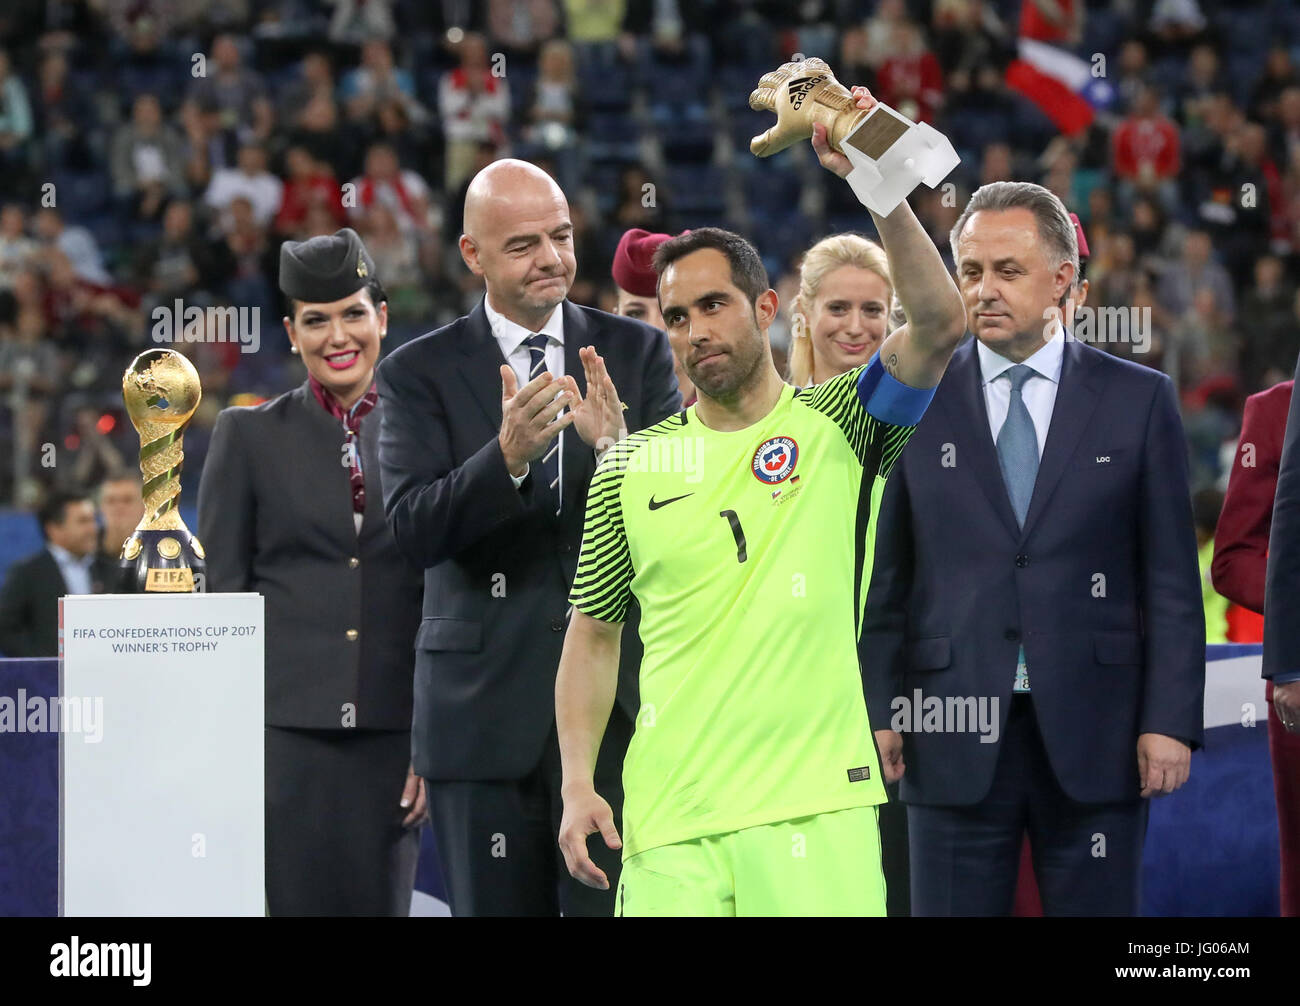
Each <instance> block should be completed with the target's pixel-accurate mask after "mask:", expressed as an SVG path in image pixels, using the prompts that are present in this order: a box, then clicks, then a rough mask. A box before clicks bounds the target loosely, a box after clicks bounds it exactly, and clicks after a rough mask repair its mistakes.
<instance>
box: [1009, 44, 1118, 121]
mask: <svg viewBox="0 0 1300 1006" xmlns="http://www.w3.org/2000/svg"><path fill="white" fill-rule="evenodd" d="M1019 53H1020V55H1019V58H1018V59H1014V60H1012V61H1011V63H1010V64H1009V65H1008V66H1007V86H1008V87H1010V88H1011V89H1012V90H1013V91H1018V92H1019V93H1020V94H1023V95H1024V96H1025V97H1026V98H1028V99H1029V100H1030V101H1032V102H1033V103H1034V104H1035V105H1037V106H1038V107H1039V108H1041V109H1042V110H1043V112H1044V113H1045V114H1046V115H1047V117H1048V118H1049V119H1051V120H1052V122H1053V123H1055V124H1056V128H1057V129H1059V130H1060V131H1061V132H1062V133H1064V134H1065V135H1066V136H1074V135H1075V134H1076V133H1081V132H1083V130H1085V129H1087V128H1088V126H1090V125H1091V124H1092V120H1093V116H1094V114H1095V112H1096V110H1097V109H1099V108H1106V107H1107V106H1109V105H1110V104H1111V103H1112V102H1113V101H1114V100H1115V91H1114V88H1112V87H1111V86H1110V84H1109V83H1108V82H1107V81H1106V80H1105V78H1102V77H1094V76H1093V75H1092V67H1091V66H1090V65H1089V64H1088V63H1085V62H1084V61H1083V60H1081V59H1080V58H1079V57H1078V56H1075V55H1073V54H1072V53H1070V52H1068V51H1066V50H1065V49H1061V48H1059V47H1057V46H1054V45H1049V44H1048V43H1046V42H1038V41H1036V40H1034V39H1032V38H1021V39H1020V40H1019Z"/></svg>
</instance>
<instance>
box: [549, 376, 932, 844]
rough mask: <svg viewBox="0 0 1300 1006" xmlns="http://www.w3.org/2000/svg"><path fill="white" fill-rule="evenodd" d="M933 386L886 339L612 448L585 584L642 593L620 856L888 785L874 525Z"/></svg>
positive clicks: (607, 596) (589, 514) (578, 598)
mask: <svg viewBox="0 0 1300 1006" xmlns="http://www.w3.org/2000/svg"><path fill="white" fill-rule="evenodd" d="M932 395H933V389H925V390H918V389H915V388H909V387H907V386H905V385H903V384H901V383H899V382H898V381H896V380H894V378H892V377H890V376H889V375H888V374H886V373H885V371H884V369H883V367H881V365H880V363H879V360H878V358H876V357H873V358H872V360H871V362H870V363H868V364H866V365H865V366H863V367H859V368H857V369H856V370H852V371H849V372H848V373H845V374H841V375H840V376H838V377H835V378H833V379H832V380H830V381H827V382H826V383H825V384H822V385H819V386H817V387H815V388H810V389H802V390H800V389H795V388H786V389H784V390H783V391H782V393H781V397H780V400H779V401H778V402H777V404H776V407H775V408H773V409H772V411H771V412H770V413H768V415H767V416H765V417H764V418H763V419H762V420H760V421H759V422H757V423H755V424H754V425H752V426H749V427H747V428H745V429H743V430H736V431H731V432H720V431H717V430H711V429H709V428H708V427H706V426H705V425H704V424H703V423H701V422H700V421H699V419H698V418H697V416H696V411H695V408H694V407H692V408H689V409H686V410H684V411H683V412H681V413H679V414H678V415H675V416H671V417H669V418H668V419H666V420H664V421H663V422H661V423H659V424H658V425H656V426H652V427H650V428H649V429H646V430H642V431H641V432H639V433H635V434H632V435H631V436H629V437H627V438H626V439H625V440H623V441H622V442H620V443H619V444H617V445H616V446H614V447H612V448H611V449H610V450H609V451H608V453H607V454H606V456H605V457H604V458H603V459H602V461H601V464H600V466H599V467H598V468H597V470H596V474H595V475H594V476H593V478H592V481H591V487H590V490H589V493H588V501H587V511H586V523H585V527H584V533H583V542H582V555H581V557H580V560H579V562H578V572H577V577H576V579H575V581H574V585H573V591H572V597H571V600H572V602H573V604H574V606H575V607H577V609H578V610H579V611H582V612H584V613H585V614H587V615H590V616H592V617H594V618H598V619H602V620H605V621H611V622H619V621H622V620H623V618H624V613H625V611H626V609H627V605H628V601H629V599H630V598H631V597H632V596H633V595H635V597H636V599H637V601H638V602H639V603H640V605H641V640H642V643H643V644H644V649H645V655H644V657H643V659H642V663H641V674H640V684H641V708H640V712H639V715H638V717H637V723H636V731H635V733H634V735H633V737H632V742H631V745H630V746H629V748H628V752H627V757H626V759H625V761H624V765H623V785H624V806H623V819H624V823H623V827H624V833H623V856H624V858H628V857H630V856H633V855H636V853H638V852H641V851H644V850H646V849H650V848H654V847H656V846H660V845H667V844H671V843H674V842H682V841H687V840H689V839H693V838H699V837H702V836H705V835H715V834H721V833H724V832H731V831H739V830H740V829H742V828H749V827H752V826H754V825H760V824H770V823H775V822H779V821H786V820H791V819H794V818H799V817H806V816H809V815H812V814H820V813H824V812H828V811H835V810H843V809H846V808H849V807H858V806H865V805H871V804H878V803H883V802H884V801H885V791H884V787H883V785H882V782H881V778H880V768H879V765H878V763H877V759H876V754H875V747H874V745H873V743H872V734H871V726H870V724H869V723H868V721H867V709H866V702H865V700H864V698H863V690H862V678H861V674H860V671H859V667H858V654H857V633H858V626H859V624H860V616H861V613H862V604H863V600H864V597H863V595H864V594H865V591H866V584H865V581H864V578H865V577H868V576H869V575H870V571H871V544H872V543H871V541H870V540H869V537H868V533H867V529H868V524H871V525H873V526H874V520H873V519H872V516H873V513H874V509H875V506H876V503H877V501H878V498H879V491H880V489H882V488H883V486H884V479H885V476H886V475H887V474H888V472H889V469H890V467H891V466H892V465H893V463H894V461H895V459H896V458H897V457H898V455H899V453H900V451H901V450H902V449H903V446H904V444H905V443H906V442H907V438H908V437H909V435H910V434H911V431H912V429H913V428H914V426H915V424H916V422H918V421H919V419H920V417H921V414H922V413H923V412H924V410H925V407H926V405H927V404H928V403H929V401H930V398H931V397H932Z"/></svg>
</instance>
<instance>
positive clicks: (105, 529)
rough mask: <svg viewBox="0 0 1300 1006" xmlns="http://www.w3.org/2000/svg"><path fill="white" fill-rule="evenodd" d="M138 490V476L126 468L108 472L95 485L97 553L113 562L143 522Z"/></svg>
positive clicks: (142, 502) (142, 509)
mask: <svg viewBox="0 0 1300 1006" xmlns="http://www.w3.org/2000/svg"><path fill="white" fill-rule="evenodd" d="M141 489H142V486H141V484H140V476H139V475H138V474H136V473H135V472H133V471H131V470H129V469H127V468H121V469H119V470H117V471H115V472H110V473H109V474H108V475H106V476H105V477H104V479H103V481H102V482H101V483H100V485H99V514H100V516H101V517H102V518H103V526H102V527H101V528H100V533H99V551H100V552H101V553H103V554H104V555H105V556H107V557H108V558H109V559H110V560H112V561H114V562H116V560H117V558H118V557H119V556H120V555H121V554H122V546H123V545H124V544H126V540H127V539H128V538H130V537H131V535H132V534H134V533H135V529H136V528H137V527H138V526H139V525H140V521H141V520H143V519H144V499H143V497H142V496H141V495H140V493H141Z"/></svg>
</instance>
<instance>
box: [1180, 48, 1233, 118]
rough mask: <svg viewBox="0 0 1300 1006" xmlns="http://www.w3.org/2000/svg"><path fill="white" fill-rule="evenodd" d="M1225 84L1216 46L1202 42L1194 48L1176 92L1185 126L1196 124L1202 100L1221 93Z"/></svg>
mask: <svg viewBox="0 0 1300 1006" xmlns="http://www.w3.org/2000/svg"><path fill="white" fill-rule="evenodd" d="M1223 85H1224V80H1223V73H1222V70H1221V69H1220V66H1219V54H1218V53H1217V52H1215V51H1214V47H1213V46H1212V45H1210V44H1208V43H1202V44H1200V45H1198V46H1196V47H1195V48H1194V49H1192V52H1191V56H1190V57H1189V59H1188V63H1187V72H1186V74H1185V75H1184V77H1183V81H1182V83H1181V84H1180V85H1179V87H1178V89H1177V93H1176V103H1177V105H1178V108H1179V110H1180V115H1179V118H1180V119H1181V121H1182V123H1183V125H1184V126H1191V125H1195V124H1196V122H1197V121H1198V120H1199V118H1200V115H1201V104H1202V102H1204V100H1205V99H1206V98H1208V97H1209V96H1210V95H1212V94H1218V93H1220V92H1221V91H1222V90H1223Z"/></svg>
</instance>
